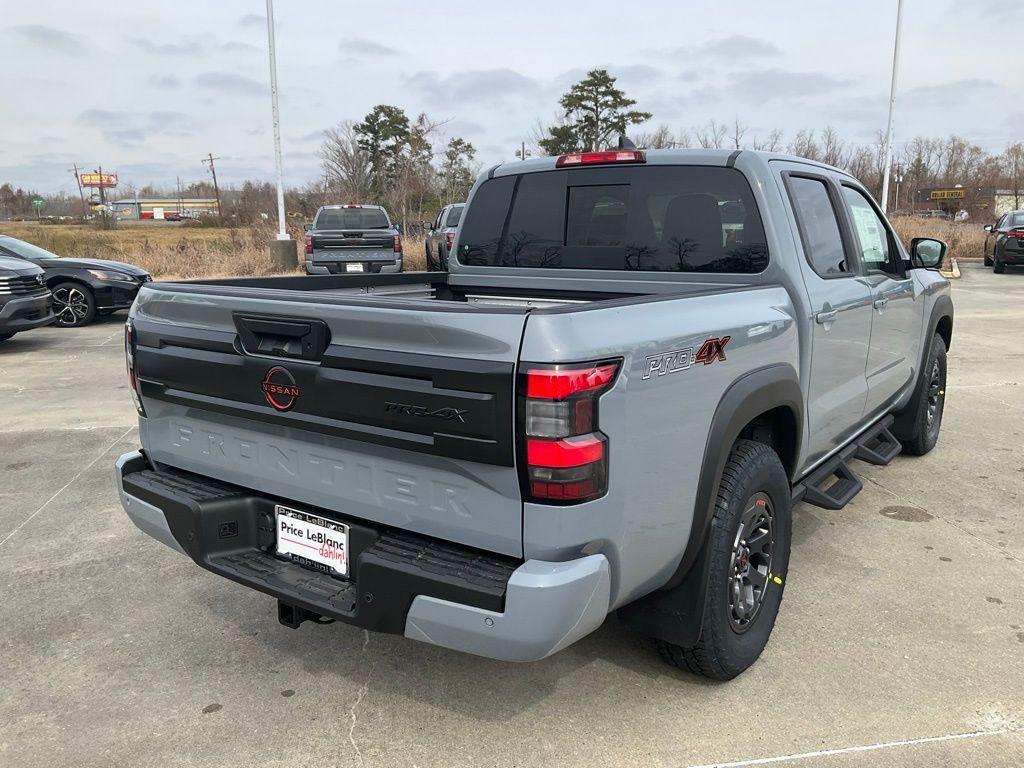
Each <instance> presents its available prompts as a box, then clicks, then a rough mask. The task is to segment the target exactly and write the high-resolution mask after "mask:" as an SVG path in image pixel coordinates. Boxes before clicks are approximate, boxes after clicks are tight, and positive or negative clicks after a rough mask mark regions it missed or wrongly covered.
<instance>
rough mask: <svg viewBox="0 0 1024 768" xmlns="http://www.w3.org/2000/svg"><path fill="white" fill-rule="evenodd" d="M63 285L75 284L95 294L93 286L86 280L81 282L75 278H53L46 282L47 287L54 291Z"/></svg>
mask: <svg viewBox="0 0 1024 768" xmlns="http://www.w3.org/2000/svg"><path fill="white" fill-rule="evenodd" d="M61 283H74V284H75V285H80V286H82V287H83V288H85V289H86V290H88V291H89V293H93V289H92V286H91V285H89V284H88V283H87V282H85V281H84V280H79V279H77V278H74V277H51V278H50V279H49V280H47V281H46V287H47V288H49V289H50V290H53V288H54V287H55V286H58V285H60V284H61Z"/></svg>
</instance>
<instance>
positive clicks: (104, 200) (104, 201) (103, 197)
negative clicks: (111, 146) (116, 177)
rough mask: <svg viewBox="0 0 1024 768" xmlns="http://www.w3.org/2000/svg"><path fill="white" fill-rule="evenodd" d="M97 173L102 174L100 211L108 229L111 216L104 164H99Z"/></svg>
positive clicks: (105, 227) (104, 224) (104, 226)
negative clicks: (104, 179)
mask: <svg viewBox="0 0 1024 768" xmlns="http://www.w3.org/2000/svg"><path fill="white" fill-rule="evenodd" d="M96 173H98V174H99V175H100V213H101V216H102V220H103V228H104V229H108V228H109V227H110V217H109V216H108V214H107V195H106V193H105V190H104V188H103V166H102V165H101V166H99V167H98V168H97V169H96Z"/></svg>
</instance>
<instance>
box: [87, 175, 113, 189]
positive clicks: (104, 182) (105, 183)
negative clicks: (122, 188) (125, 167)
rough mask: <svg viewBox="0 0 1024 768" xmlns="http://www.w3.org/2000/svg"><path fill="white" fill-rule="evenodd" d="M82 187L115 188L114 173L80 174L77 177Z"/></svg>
mask: <svg viewBox="0 0 1024 768" xmlns="http://www.w3.org/2000/svg"><path fill="white" fill-rule="evenodd" d="M78 179H79V181H81V182H82V186H83V187H116V186H117V174H116V173H82V174H79V176H78Z"/></svg>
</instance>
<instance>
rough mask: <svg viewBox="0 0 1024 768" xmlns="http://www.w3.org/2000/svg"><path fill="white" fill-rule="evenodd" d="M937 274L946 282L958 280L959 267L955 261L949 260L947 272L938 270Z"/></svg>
mask: <svg viewBox="0 0 1024 768" xmlns="http://www.w3.org/2000/svg"><path fill="white" fill-rule="evenodd" d="M939 274H941V275H942V276H943V277H944V278H946V279H947V280H957V279H959V278H960V265H959V264H957V263H956V259H950V267H949V271H948V272H947V271H946V270H939Z"/></svg>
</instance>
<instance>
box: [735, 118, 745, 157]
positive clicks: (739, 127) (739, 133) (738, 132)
mask: <svg viewBox="0 0 1024 768" xmlns="http://www.w3.org/2000/svg"><path fill="white" fill-rule="evenodd" d="M746 133H747V126H746V124H745V123H741V122H740V118H739V116H736V117H735V118H733V121H732V137H731V138H732V148H733V149H742V148H743V146H742V142H743V137H744V135H746Z"/></svg>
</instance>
